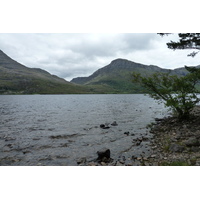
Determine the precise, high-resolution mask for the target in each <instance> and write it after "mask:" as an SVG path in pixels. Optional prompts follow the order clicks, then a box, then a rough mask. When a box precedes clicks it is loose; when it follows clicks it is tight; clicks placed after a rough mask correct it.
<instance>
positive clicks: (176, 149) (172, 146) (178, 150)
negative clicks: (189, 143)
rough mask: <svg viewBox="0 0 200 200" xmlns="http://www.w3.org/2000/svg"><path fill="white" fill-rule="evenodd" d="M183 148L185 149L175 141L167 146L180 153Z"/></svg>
mask: <svg viewBox="0 0 200 200" xmlns="http://www.w3.org/2000/svg"><path fill="white" fill-rule="evenodd" d="M184 149H185V148H184V146H181V145H179V144H175V143H173V144H171V145H170V147H169V151H171V152H179V153H181V152H183V151H184Z"/></svg>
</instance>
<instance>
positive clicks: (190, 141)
mask: <svg viewBox="0 0 200 200" xmlns="http://www.w3.org/2000/svg"><path fill="white" fill-rule="evenodd" d="M185 145H186V146H188V147H192V146H199V145H200V143H199V140H197V139H196V138H195V137H191V138H189V139H188V140H186V141H185Z"/></svg>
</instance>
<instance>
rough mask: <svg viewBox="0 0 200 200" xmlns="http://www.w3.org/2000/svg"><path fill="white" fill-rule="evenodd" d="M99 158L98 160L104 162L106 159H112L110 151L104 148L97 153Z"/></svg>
mask: <svg viewBox="0 0 200 200" xmlns="http://www.w3.org/2000/svg"><path fill="white" fill-rule="evenodd" d="M97 155H98V158H97V160H103V159H104V158H106V159H109V158H110V149H107V148H103V149H101V150H99V151H97Z"/></svg>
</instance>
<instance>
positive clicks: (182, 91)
mask: <svg viewBox="0 0 200 200" xmlns="http://www.w3.org/2000/svg"><path fill="white" fill-rule="evenodd" d="M186 69H187V70H188V71H189V72H190V73H188V74H187V75H186V76H178V75H170V73H154V74H153V75H151V76H146V77H145V76H141V74H139V73H133V82H134V83H139V84H140V85H141V86H143V87H145V88H146V89H148V91H149V92H150V93H149V95H150V97H152V98H154V99H155V100H158V101H159V102H164V104H165V106H166V107H169V108H171V109H172V110H173V111H174V112H175V113H176V114H177V116H178V118H179V119H185V118H188V117H189V116H190V113H191V110H192V109H193V107H194V106H195V105H196V104H197V103H198V102H199V98H198V97H197V94H198V93H199V92H198V91H197V89H196V87H195V86H196V84H197V83H198V81H199V79H200V69H197V68H188V67H186Z"/></svg>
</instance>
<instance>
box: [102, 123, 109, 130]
mask: <svg viewBox="0 0 200 200" xmlns="http://www.w3.org/2000/svg"><path fill="white" fill-rule="evenodd" d="M100 128H102V129H109V128H110V127H109V126H108V125H105V124H101V125H100Z"/></svg>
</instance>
